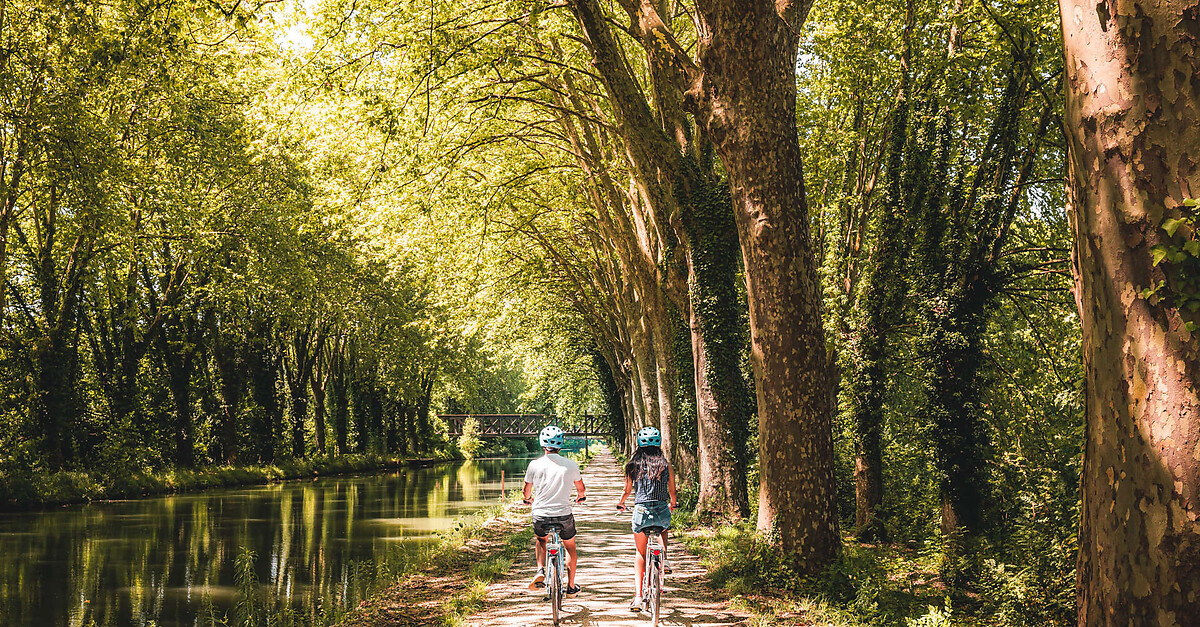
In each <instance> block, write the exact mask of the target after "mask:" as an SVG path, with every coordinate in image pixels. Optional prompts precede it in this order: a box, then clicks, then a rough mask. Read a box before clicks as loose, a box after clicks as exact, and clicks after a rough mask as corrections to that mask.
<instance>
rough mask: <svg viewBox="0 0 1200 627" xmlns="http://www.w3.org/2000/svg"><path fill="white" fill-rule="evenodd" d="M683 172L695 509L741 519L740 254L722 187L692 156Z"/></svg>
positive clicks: (745, 434)
mask: <svg viewBox="0 0 1200 627" xmlns="http://www.w3.org/2000/svg"><path fill="white" fill-rule="evenodd" d="M683 171H684V173H685V174H684V176H685V177H687V180H688V185H687V194H686V196H687V197H686V198H685V199H683V201H682V202H681V206H682V207H683V211H684V219H683V223H684V228H685V230H686V232H687V238H688V246H687V261H688V275H689V276H690V277H691V280H690V283H691V285H690V286H689V287H690V289H689V293H688V296H689V302H690V305H691V306H690V307H689V314H690V318H691V320H690V324H689V327H690V331H691V343H692V351H691V352H692V362H693V368H694V370H695V372H694V378H695V394H696V422H697V430H698V439H699V465H700V473H699V474H700V493H699V501H698V503H697V505H696V511H697V513H699V514H700V515H701V516H702V517H706V518H707V517H714V516H715V517H718V518H745V517H747V516H749V515H750V500H749V496H748V490H747V486H746V457H747V451H746V446H745V442H746V440H747V439H748V438H749V429H748V425H747V423H748V421H749V417H750V412H751V408H750V406H749V405H750V398H749V396H750V393H749V390H748V389H747V386H746V382H745V380H744V379H743V377H742V370H741V359H742V351H743V349H744V348H745V341H744V335H743V330H744V327H743V322H744V318H743V317H742V311H743V308H742V303H741V302H740V299H739V298H738V292H737V283H736V282H737V280H738V270H739V261H740V253H741V251H740V250H739V248H738V240H737V230H736V225H735V224H734V219H733V215H732V213H731V212H730V204H731V202H732V201H731V199H730V197H729V186H728V184H727V183H726V182H725V181H723V180H719V179H709V178H707V177H705V176H703V175H702V174H701V173H700V171H699V168H697V167H696V164H695V163H694V161H693V160H691V158H690V157H685V158H684V163H683Z"/></svg>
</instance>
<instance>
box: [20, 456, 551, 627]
mask: <svg viewBox="0 0 1200 627" xmlns="http://www.w3.org/2000/svg"><path fill="white" fill-rule="evenodd" d="M527 462H528V460H527V459H516V458H514V459H491V460H476V461H472V462H465V463H457V464H441V465H437V466H432V467H427V468H407V469H403V470H399V471H395V472H388V473H384V474H378V475H369V476H344V477H328V478H319V479H315V480H302V481H289V482H285V483H278V484H272V485H266V486H256V487H250V488H242V489H227V490H210V491H206V492H197V493H192V494H181V495H175V496H167V497H156V498H147V499H141V500H132V501H115V502H104V503H94V504H90V505H84V506H78V507H69V508H63V509H58V510H53V511H48V512H37V513H25V514H3V515H0V626H3V627H57V626H59V625H62V626H67V627H89V626H95V627H127V626H136V627H182V626H185V625H186V626H189V627H200V626H204V627H208V626H210V625H214V624H217V625H219V624H222V623H221V621H222V620H223V619H224V618H225V617H227V616H228V617H231V618H232V617H234V616H236V615H237V612H239V611H241V612H245V611H247V608H249V607H251V606H252V605H253V606H256V607H258V608H260V610H261V608H271V611H272V613H273V614H275V615H276V616H278V615H280V614H281V613H282V614H286V615H288V616H294V617H296V618H297V620H296V621H295V624H321V623H322V622H324V620H325V619H326V618H328V617H330V616H331V615H333V614H335V613H336V612H337V611H338V610H340V609H343V608H346V607H353V606H354V605H356V604H357V603H358V601H359V600H361V599H362V598H365V596H366V595H367V594H368V593H369V592H370V590H372V589H373V588H375V587H376V586H377V585H378V584H379V583H380V582H385V581H387V580H389V579H390V578H391V577H392V576H393V575H394V573H395V572H398V571H399V570H400V569H402V568H404V566H405V565H406V564H408V563H409V562H411V561H412V560H413V559H414V557H415V556H417V555H419V553H420V552H421V550H422V548H424V549H425V550H428V548H429V547H430V546H432V543H433V542H435V541H436V539H437V538H436V534H437V533H438V532H439V531H443V530H446V529H448V528H450V527H452V526H453V525H454V521H455V518H456V517H458V516H461V515H463V514H468V513H471V512H473V511H476V510H478V509H480V508H482V507H486V506H487V505H489V504H492V503H495V502H496V501H497V500H498V499H499V498H500V493H501V488H500V477H501V472H502V471H503V472H504V473H505V475H506V483H507V484H508V486H509V489H512V488H515V487H517V485H518V484H517V482H518V481H519V480H520V479H521V477H522V476H523V473H524V469H525V465H526V464H527ZM251 557H252V558H253V560H252V561H251ZM239 605H240V607H241V609H240V610H239V609H238V607H239ZM233 623H234V621H232V620H231V621H230V624H233Z"/></svg>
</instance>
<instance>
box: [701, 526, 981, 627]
mask: <svg viewBox="0 0 1200 627" xmlns="http://www.w3.org/2000/svg"><path fill="white" fill-rule="evenodd" d="M681 539H682V540H683V542H684V543H685V545H686V546H687V547H688V549H689V550H690V551H691V552H693V553H695V554H697V555H700V556H701V561H702V563H703V564H704V565H705V567H706V568H707V569H708V571H709V578H710V581H711V584H712V585H713V586H714V587H716V588H722V589H724V590H725V591H727V592H728V593H730V594H731V595H732V602H731V605H732V607H734V608H735V609H739V610H742V611H745V612H747V613H750V614H752V615H753V616H754V617H755V618H754V622H753V623H752V624H753V625H755V626H756V627H767V626H784V625H828V626H836V627H868V626H871V627H874V626H883V625H898V626H901V627H950V626H970V625H980V624H984V623H981V622H980V621H979V620H978V619H977V618H976V617H974V616H971V615H970V614H967V613H964V612H961V611H959V608H958V607H956V606H955V604H954V603H952V602H951V600H950V596H949V595H948V594H947V591H946V588H945V586H944V585H942V583H941V581H940V579H939V578H938V575H937V566H938V560H939V557H938V555H937V554H936V552H935V551H921V550H910V549H906V548H901V547H896V546H891V545H863V544H858V543H856V542H854V541H852V540H850V539H846V540H845V544H844V545H843V547H844V548H843V551H842V555H841V557H840V558H839V559H838V560H837V561H836V562H834V563H833V564H832V565H830V566H829V567H828V568H827V569H826V570H825V571H824V572H822V573H821V574H819V575H816V576H801V575H799V574H797V573H796V572H794V571H793V570H792V569H791V568H789V566H788V565H787V564H786V561H785V560H784V559H782V557H781V556H780V555H779V554H778V552H777V551H776V550H775V549H773V548H772V547H771V546H770V545H769V544H768V543H767V542H765V541H764V540H763V539H762V537H761V536H759V535H758V534H757V533H756V532H755V530H754V526H753V525H752V524H748V523H743V524H731V525H722V526H698V525H695V524H692V525H691V526H690V527H689V528H687V529H686V530H684V531H683V533H682V534H681Z"/></svg>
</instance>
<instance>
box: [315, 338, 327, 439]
mask: <svg viewBox="0 0 1200 627" xmlns="http://www.w3.org/2000/svg"><path fill="white" fill-rule="evenodd" d="M326 359H327V357H326V356H324V354H322V356H321V357H320V358H319V361H318V363H317V367H316V368H315V369H314V373H313V377H312V381H311V384H312V394H313V421H314V423H315V427H316V432H317V433H316V436H317V455H318V456H324V455H328V454H329V451H328V450H327V449H326V448H325V430H326V429H325V411H326V409H325V386H326V384H327V383H328V381H329V368H328V364H327V363H326Z"/></svg>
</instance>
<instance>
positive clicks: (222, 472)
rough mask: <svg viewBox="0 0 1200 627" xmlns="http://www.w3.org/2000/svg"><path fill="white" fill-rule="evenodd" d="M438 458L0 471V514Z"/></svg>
mask: <svg viewBox="0 0 1200 627" xmlns="http://www.w3.org/2000/svg"><path fill="white" fill-rule="evenodd" d="M455 459H456V458H454V457H452V456H450V455H444V456H440V457H391V456H384V455H343V456H339V457H320V458H314V459H305V460H296V461H287V462H282V463H279V464H270V465H255V466H209V467H204V468H193V469H172V470H163V471H159V472H147V473H104V472H76V471H60V472H19V471H18V472H10V473H0V511H4V512H14V511H29V510H37V509H44V508H47V507H55V506H61V505H75V504H81V503H89V502H92V501H104V500H114V499H130V498H141V497H147V496H161V495H164V494H177V493H181V492H196V491H200V490H208V489H212V488H232V487H239V486H251V485H263V484H267V483H274V482H277V481H288V480H293V479H305V478H313V477H321V476H334V475H345V474H355V473H364V472H376V471H380V470H391V469H399V468H407V467H414V466H422V465H427V464H435V463H440V462H448V461H454V460H455Z"/></svg>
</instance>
